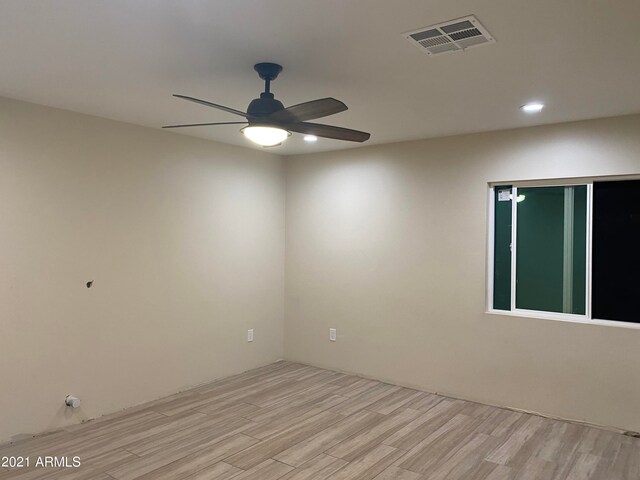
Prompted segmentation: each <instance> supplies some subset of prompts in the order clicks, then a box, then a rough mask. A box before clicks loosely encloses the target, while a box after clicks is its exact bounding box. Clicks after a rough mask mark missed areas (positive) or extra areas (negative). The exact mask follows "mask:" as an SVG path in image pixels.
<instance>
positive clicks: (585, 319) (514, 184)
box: [485, 174, 640, 330]
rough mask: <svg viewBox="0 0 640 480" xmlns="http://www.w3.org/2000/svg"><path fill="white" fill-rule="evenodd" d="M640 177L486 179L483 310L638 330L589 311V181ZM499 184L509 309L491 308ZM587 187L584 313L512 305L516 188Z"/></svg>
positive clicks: (638, 326) (639, 177)
mask: <svg viewBox="0 0 640 480" xmlns="http://www.w3.org/2000/svg"><path fill="white" fill-rule="evenodd" d="M624 180H640V174H632V175H616V176H600V177H574V178H558V179H548V180H518V181H501V182H489V183H488V192H487V199H488V201H487V269H486V270H487V277H486V282H487V283H486V287H487V288H486V294H487V295H486V305H485V307H486V308H485V313H488V314H493V315H506V316H513V317H526V318H540V319H544V320H555V321H562V322H571V323H585V324H591V325H604V326H613V327H621V328H631V329H636V330H640V323H632V322H623V321H618V320H601V319H597V318H593V317H592V311H591V293H592V292H591V287H592V261H591V259H592V237H593V184H594V182H604V181H624ZM503 185H511V195H512V200H511V245H512V247H511V309H510V310H498V309H494V308H493V280H494V262H495V258H494V252H495V250H494V248H495V238H494V236H495V207H496V205H495V203H496V202H495V189H496V187H499V186H503ZM578 185H586V186H587V219H586V229H587V232H586V234H587V238H586V258H585V262H586V277H587V278H586V285H585V289H586V291H585V314H584V315H579V314H572V313H557V312H545V311H538V310H525V309H518V308H516V278H517V277H516V273H517V272H516V269H517V264H516V263H517V262H516V252H517V248H518V246H517V242H516V236H517V222H518V214H517V210H518V209H517V201H516V198H517V195H518V188H519V187H521V188H528V187H559V186H566V187H571V186H578Z"/></svg>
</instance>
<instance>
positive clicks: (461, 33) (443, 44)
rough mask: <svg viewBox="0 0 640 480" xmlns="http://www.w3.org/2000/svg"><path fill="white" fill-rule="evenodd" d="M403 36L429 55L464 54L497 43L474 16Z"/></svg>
mask: <svg viewBox="0 0 640 480" xmlns="http://www.w3.org/2000/svg"><path fill="white" fill-rule="evenodd" d="M403 36H404V37H405V38H406V39H407V40H409V42H411V43H412V44H413V45H415V46H416V47H418V48H419V49H420V50H422V51H423V52H424V53H426V54H427V55H440V54H442V53H451V52H462V51H464V50H466V49H468V48H471V47H479V46H480V45H489V44H491V43H496V41H495V39H494V38H493V36H492V35H491V34H490V33H489V32H488V31H487V29H486V28H484V27H483V26H482V24H481V23H480V22H479V21H478V19H477V18H476V17H474V16H473V15H470V16H468V17H464V18H458V19H456V20H451V21H449V22H444V23H439V24H437V25H431V26H430V27H424V28H421V29H419V30H414V31H411V32H407V33H403Z"/></svg>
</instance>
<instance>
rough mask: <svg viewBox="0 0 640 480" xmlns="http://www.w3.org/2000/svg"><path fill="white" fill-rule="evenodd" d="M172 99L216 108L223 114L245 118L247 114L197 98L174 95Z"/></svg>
mask: <svg viewBox="0 0 640 480" xmlns="http://www.w3.org/2000/svg"><path fill="white" fill-rule="evenodd" d="M174 97H177V98H182V99H183V100H189V101H190V102H195V103H199V104H200V105H205V106H207V107H213V108H217V109H218V110H222V111H224V112H229V113H234V114H236V115H240V116H241V117H245V118H246V117H247V114H246V113H244V112H241V111H240V110H236V109H234V108H229V107H224V106H222V105H217V104H215V103H211V102H207V101H206V100H200V99H198V98H193V97H187V96H185V95H174Z"/></svg>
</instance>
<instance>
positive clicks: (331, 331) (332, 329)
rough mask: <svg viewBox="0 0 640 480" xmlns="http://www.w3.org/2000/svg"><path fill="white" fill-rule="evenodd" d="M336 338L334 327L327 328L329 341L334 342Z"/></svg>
mask: <svg viewBox="0 0 640 480" xmlns="http://www.w3.org/2000/svg"><path fill="white" fill-rule="evenodd" d="M337 339H338V333H337V331H336V329H335V328H330V329H329V341H330V342H335V341H336V340H337Z"/></svg>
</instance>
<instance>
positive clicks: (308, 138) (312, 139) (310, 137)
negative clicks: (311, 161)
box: [304, 135, 318, 143]
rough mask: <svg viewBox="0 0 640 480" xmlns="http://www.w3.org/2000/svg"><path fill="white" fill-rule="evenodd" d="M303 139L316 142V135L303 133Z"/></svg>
mask: <svg viewBox="0 0 640 480" xmlns="http://www.w3.org/2000/svg"><path fill="white" fill-rule="evenodd" d="M304 141H305V142H309V143H313V142H317V141H318V137H316V136H315V135H305V136H304Z"/></svg>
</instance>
